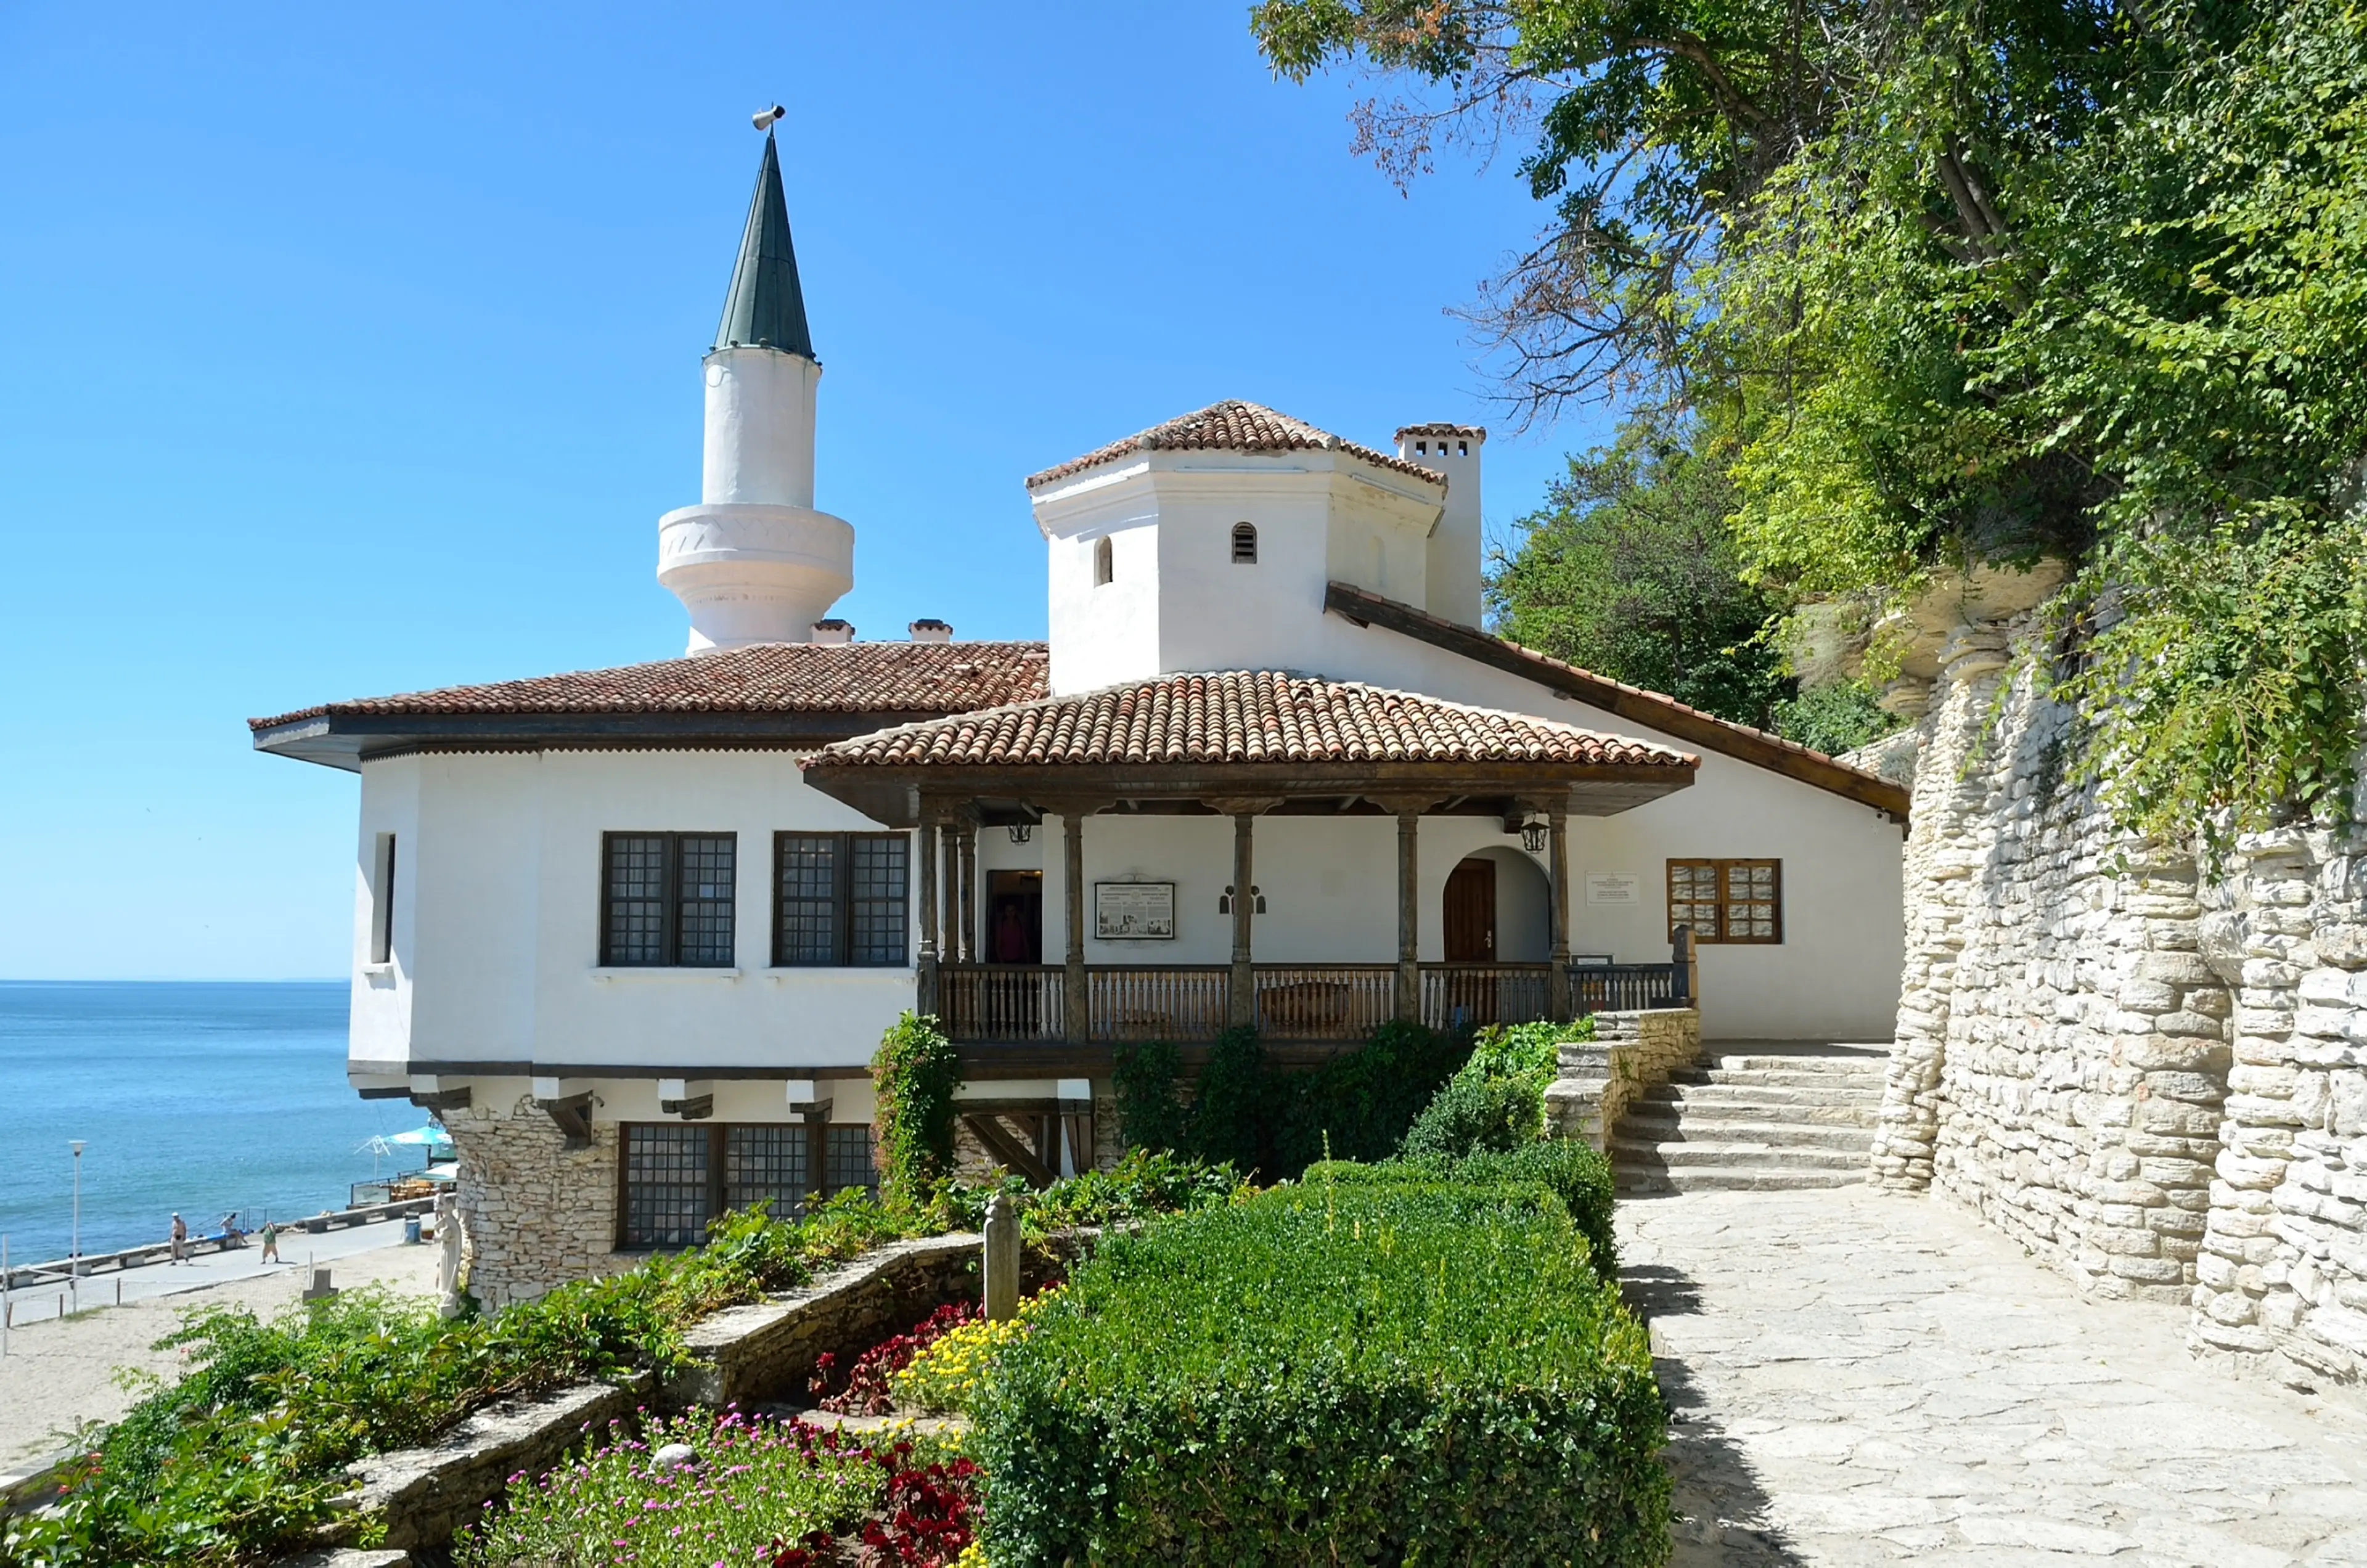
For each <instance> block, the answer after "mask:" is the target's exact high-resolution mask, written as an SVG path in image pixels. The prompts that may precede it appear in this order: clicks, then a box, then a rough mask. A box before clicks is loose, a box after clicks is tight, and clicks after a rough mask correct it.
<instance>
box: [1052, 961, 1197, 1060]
mask: <svg viewBox="0 0 2367 1568" xmlns="http://www.w3.org/2000/svg"><path fill="white" fill-rule="evenodd" d="M1055 973H1057V971H1055ZM1229 979H1230V972H1229V970H1228V969H1227V968H1226V966H1225V965H1224V964H1093V965H1090V966H1088V967H1087V969H1086V970H1085V990H1086V994H1087V995H1088V996H1090V997H1091V998H1093V1009H1092V1011H1091V1012H1090V1013H1089V1014H1088V1015H1087V1016H1089V1017H1090V1018H1091V1019H1092V1020H1093V1038H1094V1039H1095V1040H1097V1041H1103V1040H1165V1041H1170V1042H1177V1041H1187V1040H1214V1039H1215V1038H1216V1037H1217V1035H1219V1034H1221V1033H1223V1032H1224V1030H1225V1007H1226V1000H1227V995H1228V990H1229V985H1228V982H1229Z"/></svg>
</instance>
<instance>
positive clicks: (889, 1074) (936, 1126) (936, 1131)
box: [871, 1012, 962, 1204]
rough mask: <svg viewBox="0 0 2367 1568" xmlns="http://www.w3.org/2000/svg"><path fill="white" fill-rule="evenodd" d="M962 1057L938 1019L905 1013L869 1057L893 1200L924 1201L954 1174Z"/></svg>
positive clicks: (881, 1154) (882, 1166)
mask: <svg viewBox="0 0 2367 1568" xmlns="http://www.w3.org/2000/svg"><path fill="white" fill-rule="evenodd" d="M961 1082H962V1076H961V1059H960V1056H959V1055H958V1054H957V1052H956V1051H955V1050H954V1046H953V1043H952V1042H951V1041H949V1040H947V1039H946V1037H945V1034H944V1033H943V1032H941V1031H940V1030H939V1029H938V1028H937V1021H936V1020H935V1019H934V1018H923V1017H918V1016H915V1015H914V1014H912V1013H909V1012H908V1013H906V1014H904V1015H903V1016H902V1017H901V1018H899V1019H898V1020H897V1021H896V1023H895V1026H894V1027H893V1028H891V1029H889V1031H888V1032H887V1034H886V1035H884V1036H883V1037H881V1039H880V1042H879V1049H878V1052H877V1053H876V1054H875V1055H873V1056H872V1058H871V1088H872V1092H873V1094H874V1095H875V1096H876V1097H877V1105H878V1109H877V1110H876V1111H875V1112H874V1119H873V1122H872V1130H873V1132H874V1133H875V1134H876V1135H877V1137H878V1161H879V1174H880V1175H881V1177H882V1178H883V1179H885V1182H886V1185H887V1190H888V1197H889V1201H891V1202H897V1203H904V1204H914V1203H919V1202H921V1201H923V1200H925V1199H926V1198H927V1197H928V1196H929V1194H930V1192H931V1191H932V1190H934V1189H935V1188H936V1186H937V1185H938V1184H939V1183H940V1182H943V1181H945V1180H946V1179H948V1178H950V1177H951V1176H952V1175H953V1173H954V1091H955V1090H956V1089H959V1088H960V1087H961Z"/></svg>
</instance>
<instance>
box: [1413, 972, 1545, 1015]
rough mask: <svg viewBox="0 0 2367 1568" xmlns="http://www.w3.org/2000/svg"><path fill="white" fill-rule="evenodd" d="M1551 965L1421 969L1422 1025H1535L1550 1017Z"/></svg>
mask: <svg viewBox="0 0 2367 1568" xmlns="http://www.w3.org/2000/svg"><path fill="white" fill-rule="evenodd" d="M1552 996H1553V966H1552V965H1551V964H1423V965H1422V966H1421V1021H1422V1022H1424V1023H1425V1024H1428V1025H1429V1026H1430V1027H1431V1028H1433V1029H1477V1028H1480V1027H1482V1026H1484V1025H1487V1024H1490V1023H1535V1022H1536V1021H1538V1020H1539V1019H1542V1018H1549V1017H1551V1016H1552Z"/></svg>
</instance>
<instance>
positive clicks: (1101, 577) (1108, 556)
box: [1093, 538, 1117, 588]
mask: <svg viewBox="0 0 2367 1568" xmlns="http://www.w3.org/2000/svg"><path fill="white" fill-rule="evenodd" d="M1116 576H1117V552H1116V550H1114V549H1113V548H1111V547H1110V542H1109V540H1107V539H1106V538H1102V539H1095V540H1094V541H1093V586H1094V587H1096V588H1099V587H1100V586H1101V585H1102V584H1104V583H1105V582H1109V581H1113V580H1115V579H1116Z"/></svg>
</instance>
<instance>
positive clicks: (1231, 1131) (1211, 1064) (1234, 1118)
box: [1192, 1029, 1277, 1175]
mask: <svg viewBox="0 0 2367 1568" xmlns="http://www.w3.org/2000/svg"><path fill="white" fill-rule="evenodd" d="M1274 1111H1275V1106H1274V1089H1273V1085H1272V1083H1271V1082H1270V1077H1269V1073H1268V1070H1267V1066H1266V1058H1265V1047H1264V1046H1263V1044H1261V1043H1259V1042H1258V1036H1257V1031H1256V1030H1254V1029H1228V1030H1227V1031H1225V1032H1224V1033H1222V1034H1220V1035H1218V1036H1217V1043H1215V1044H1214V1045H1212V1046H1210V1047H1209V1048H1208V1065H1207V1066H1206V1069H1204V1070H1203V1071H1202V1072H1201V1074H1200V1092H1199V1094H1198V1095H1197V1096H1196V1097H1195V1099H1194V1100H1193V1105H1192V1152H1193V1153H1195V1154H1196V1155H1198V1156H1200V1157H1201V1158H1202V1159H1204V1160H1206V1161H1207V1162H1208V1163H1209V1164H1210V1165H1229V1166H1231V1167H1232V1168H1234V1169H1236V1170H1242V1171H1248V1172H1251V1174H1252V1175H1255V1174H1257V1173H1259V1172H1267V1171H1270V1170H1271V1169H1272V1167H1273V1163H1274V1156H1273V1147H1274V1138H1273V1134H1274V1124H1275V1122H1276V1120H1277V1118H1276V1116H1275V1114H1274Z"/></svg>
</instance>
